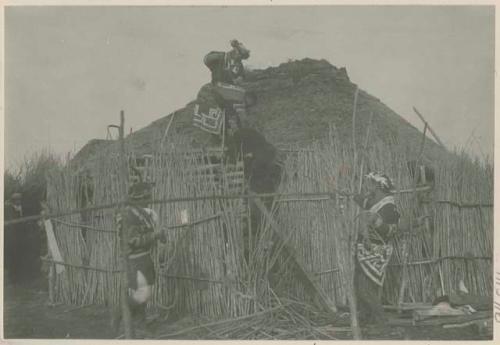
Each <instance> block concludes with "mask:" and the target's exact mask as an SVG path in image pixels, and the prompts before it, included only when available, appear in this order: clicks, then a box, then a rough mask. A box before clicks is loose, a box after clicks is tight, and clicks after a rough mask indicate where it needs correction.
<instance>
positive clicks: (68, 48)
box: [5, 6, 494, 166]
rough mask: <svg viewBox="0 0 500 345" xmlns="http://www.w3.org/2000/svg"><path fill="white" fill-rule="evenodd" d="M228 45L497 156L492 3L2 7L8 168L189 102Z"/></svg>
mask: <svg viewBox="0 0 500 345" xmlns="http://www.w3.org/2000/svg"><path fill="white" fill-rule="evenodd" d="M232 38H237V39H239V40H241V41H242V42H243V43H244V44H245V45H246V46H247V47H248V48H250V49H251V51H252V54H251V57H250V59H249V60H248V62H247V63H248V64H249V65H251V66H253V67H259V68H260V67H267V66H275V65H278V64H279V63H281V62H285V61H287V60H288V59H302V58H305V57H310V58H318V59H319V58H324V59H327V60H328V61H329V62H330V63H332V64H333V65H335V66H337V67H342V66H345V67H346V68H347V71H348V73H349V76H350V78H351V80H352V81H353V82H354V83H357V84H358V85H359V86H360V87H361V88H362V89H364V90H366V91H367V92H369V93H371V94H372V95H374V96H376V97H378V98H380V99H381V100H382V102H384V103H385V104H387V105H388V106H389V107H391V108H392V109H393V110H395V111H396V112H398V113H399V114H400V115H401V116H403V117H404V118H406V119H407V120H408V121H410V122H411V123H413V124H414V125H416V126H417V127H418V128H420V129H422V128H423V125H422V123H421V122H420V120H419V119H418V117H417V116H416V115H415V114H414V113H413V111H412V106H416V107H417V108H418V109H419V110H420V111H421V112H422V113H423V114H424V116H425V117H426V119H427V120H428V122H429V123H430V125H431V126H432V127H433V129H434V130H435V131H436V132H437V133H438V135H439V136H440V137H441V139H442V140H443V142H444V143H445V144H446V145H447V146H448V147H450V148H452V147H454V146H461V145H464V144H465V142H466V141H467V139H468V138H469V137H470V136H471V134H472V133H474V136H475V137H477V138H478V141H479V144H475V146H473V147H472V149H473V151H474V152H475V153H476V154H480V149H479V147H481V150H482V151H483V152H484V153H485V154H489V155H491V156H492V153H493V137H494V129H493V119H494V8H493V7H484V6H483V7H449V6H448V7H438V6H431V7H423V6H419V7H415V6H412V7H409V6H404V7H387V6H384V7H380V6H378V7H366V6H355V7H354V6H352V7H350V6H344V7H339V6H330V7H317V6H308V7H269V6H265V7H11V8H7V9H6V11H5V70H6V76H5V78H6V79H5V102H6V108H5V110H6V111H5V126H6V127H5V132H6V133H5V160H6V164H7V166H13V165H14V164H16V163H17V162H18V161H19V160H22V158H23V157H24V156H25V155H26V154H29V153H31V152H34V151H37V150H39V149H40V148H43V147H50V148H51V149H52V150H53V151H55V152H57V153H60V154H66V153H67V152H74V151H76V150H78V149H79V148H81V147H82V146H83V145H84V144H85V143H86V142H87V141H88V140H90V139H92V138H105V137H106V126H107V125H108V124H113V123H118V121H119V111H120V110H121V109H123V110H125V115H126V124H127V128H128V129H130V127H132V128H133V129H134V130H136V129H139V128H141V127H144V126H146V125H148V124H149V123H151V122H152V121H154V120H156V119H158V118H160V117H161V116H164V115H167V114H169V113H170V112H172V111H173V110H176V109H178V108H181V107H183V106H184V105H185V104H186V103H187V102H189V101H191V100H193V99H194V98H195V96H196V93H197V92H198V89H199V88H200V86H201V85H202V84H204V83H205V82H207V81H208V80H209V78H210V75H209V71H208V69H207V68H206V67H205V66H204V65H203V62H202V60H203V56H204V55H205V54H206V53H207V52H209V51H211V50H227V49H228V48H229V47H228V42H229V40H230V39H232Z"/></svg>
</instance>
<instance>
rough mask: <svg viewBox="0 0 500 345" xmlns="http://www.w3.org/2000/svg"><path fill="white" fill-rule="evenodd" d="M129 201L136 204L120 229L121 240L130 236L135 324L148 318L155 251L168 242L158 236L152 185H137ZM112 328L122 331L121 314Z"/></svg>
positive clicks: (162, 235)
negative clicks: (159, 244)
mask: <svg viewBox="0 0 500 345" xmlns="http://www.w3.org/2000/svg"><path fill="white" fill-rule="evenodd" d="M128 195H129V199H130V201H131V202H132V203H133V204H131V205H127V207H126V208H125V211H124V213H123V214H118V217H117V225H118V231H119V233H120V236H123V232H125V231H126V232H127V235H128V236H127V238H128V243H127V245H128V246H127V248H125V250H126V251H127V257H128V272H127V278H128V279H127V280H128V288H129V293H128V304H129V308H130V311H131V314H132V318H133V319H134V320H135V321H138V322H140V321H143V320H145V318H146V304H147V302H148V301H149V299H150V298H151V293H152V287H153V285H154V281H155V277H156V274H155V270H154V265H153V261H152V259H151V248H152V247H153V245H154V244H155V243H156V241H158V240H160V241H162V242H164V241H165V233H164V232H162V231H161V232H155V231H154V229H155V226H156V223H157V216H156V214H155V213H154V212H153V211H152V210H151V209H149V208H147V206H148V203H149V202H150V201H151V199H152V184H151V183H147V182H142V181H139V182H135V183H134V184H132V186H131V187H130V188H129V192H128ZM113 314H114V315H113V319H112V326H113V328H114V331H115V332H116V331H118V327H119V324H120V320H121V317H120V315H121V313H120V312H119V310H116V311H114V313H113Z"/></svg>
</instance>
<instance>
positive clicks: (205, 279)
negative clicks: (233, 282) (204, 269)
mask: <svg viewBox="0 0 500 345" xmlns="http://www.w3.org/2000/svg"><path fill="white" fill-rule="evenodd" d="M161 275H162V276H163V277H167V278H172V279H180V280H192V281H199V282H207V283H214V284H227V283H229V281H223V280H214V279H208V278H198V277H190V276H178V275H174V274H167V273H165V272H161Z"/></svg>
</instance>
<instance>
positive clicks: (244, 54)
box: [230, 39, 250, 60]
mask: <svg viewBox="0 0 500 345" xmlns="http://www.w3.org/2000/svg"><path fill="white" fill-rule="evenodd" d="M230 44H231V47H233V48H234V49H236V50H237V51H238V52H239V53H240V55H241V58H242V59H243V60H245V59H248V58H249V57H250V50H248V49H247V48H246V47H245V46H244V45H243V43H241V42H239V41H238V40H236V39H234V40H231V42H230Z"/></svg>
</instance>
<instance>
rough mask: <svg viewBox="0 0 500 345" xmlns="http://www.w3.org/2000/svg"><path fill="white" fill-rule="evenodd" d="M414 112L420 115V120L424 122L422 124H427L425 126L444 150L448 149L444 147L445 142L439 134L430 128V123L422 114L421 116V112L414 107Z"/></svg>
mask: <svg viewBox="0 0 500 345" xmlns="http://www.w3.org/2000/svg"><path fill="white" fill-rule="evenodd" d="M413 110H414V111H415V113H416V114H417V115H418V117H419V118H420V120H422V122H423V123H424V124H425V126H426V127H428V128H429V132H431V134H432V136H433V137H434V139H436V141H437V142H438V144H439V145H441V146H442V147H443V148H446V146H444V144H443V142H442V141H441V140H440V139H439V137H438V136H437V134H436V133H435V132H434V131H433V130H432V128H431V126H429V123H428V122H427V121H426V120H425V119H424V117H423V116H422V114H420V112H419V111H418V110H417V108H415V107H413Z"/></svg>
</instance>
